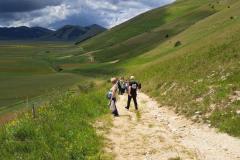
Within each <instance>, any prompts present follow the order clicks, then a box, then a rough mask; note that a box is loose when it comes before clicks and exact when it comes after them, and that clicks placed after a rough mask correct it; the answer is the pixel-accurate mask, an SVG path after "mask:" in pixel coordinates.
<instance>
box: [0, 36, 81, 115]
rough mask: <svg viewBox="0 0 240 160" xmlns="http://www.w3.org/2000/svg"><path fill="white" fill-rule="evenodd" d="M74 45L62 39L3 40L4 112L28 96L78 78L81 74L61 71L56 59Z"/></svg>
mask: <svg viewBox="0 0 240 160" xmlns="http://www.w3.org/2000/svg"><path fill="white" fill-rule="evenodd" d="M72 46H73V45H71V44H68V43H60V42H58V43H57V42H56V43H53V42H24V41H23V42H14V41H10V42H0V90H1V92H0V113H1V112H5V110H6V109H7V110H11V109H10V108H11V107H15V104H21V103H25V102H26V99H27V98H28V99H29V100H30V99H32V98H34V97H37V96H40V95H43V94H45V93H46V92H49V91H50V90H52V89H53V88H68V87H69V86H71V85H73V84H74V83H76V82H78V81H79V80H80V79H81V77H80V76H78V75H74V74H71V73H61V72H60V71H61V70H60V66H59V65H58V64H57V63H55V62H53V60H57V59H61V57H64V56H66V55H68V56H69V51H70V52H71V51H72V52H74V51H73V49H72V48H73V47H72ZM15 108H16V107H15Z"/></svg>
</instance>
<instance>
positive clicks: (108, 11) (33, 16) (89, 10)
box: [0, 0, 175, 28]
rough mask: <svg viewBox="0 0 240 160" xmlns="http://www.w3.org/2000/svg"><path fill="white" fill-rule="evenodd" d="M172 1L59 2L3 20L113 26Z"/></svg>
mask: <svg viewBox="0 0 240 160" xmlns="http://www.w3.org/2000/svg"><path fill="white" fill-rule="evenodd" d="M174 1H175V0H151V1H150V0H138V1H136V0H62V3H61V4H60V5H57V6H47V7H45V8H43V9H40V10H35V11H31V12H23V13H17V15H16V13H14V14H15V15H14V16H12V17H14V18H13V19H9V21H7V20H6V18H5V19H4V20H5V21H4V22H5V24H1V22H3V20H2V21H1V17H0V25H5V26H6V25H7V26H21V25H25V26H44V27H60V26H61V25H64V24H78V25H90V24H93V23H98V24H100V25H103V26H105V27H108V28H110V27H113V26H115V25H118V24H120V23H122V22H124V21H127V20H129V19H130V18H133V17H134V16H136V15H138V14H141V13H143V12H146V11H148V10H150V9H153V8H156V7H159V6H162V5H165V4H168V3H172V2H174Z"/></svg>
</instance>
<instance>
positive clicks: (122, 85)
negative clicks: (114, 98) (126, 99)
mask: <svg viewBox="0 0 240 160" xmlns="http://www.w3.org/2000/svg"><path fill="white" fill-rule="evenodd" d="M124 92H125V83H124V78H123V77H121V78H120V80H118V94H119V95H123V94H124Z"/></svg>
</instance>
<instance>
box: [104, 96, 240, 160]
mask: <svg viewBox="0 0 240 160" xmlns="http://www.w3.org/2000/svg"><path fill="white" fill-rule="evenodd" d="M138 99H139V103H140V110H139V112H135V111H134V109H133V108H134V107H132V108H131V109H130V111H127V110H125V108H124V106H125V105H126V100H127V99H126V96H121V97H120V98H119V101H118V103H117V106H118V109H119V112H120V117H118V118H114V120H113V127H112V129H111V130H110V133H109V134H108V135H106V137H107V139H109V145H108V147H109V148H108V150H109V149H110V151H111V152H113V153H114V155H115V156H116V157H115V158H116V160H126V159H127V160H145V159H146V160H149V159H152V160H167V159H184V160H186V159H201V160H202V159H208V160H215V159H216V160H239V159H240V152H239V148H240V140H239V139H237V138H233V137H231V136H228V135H227V134H223V133H218V132H216V130H215V129H212V128H209V127H208V126H207V125H205V124H196V123H193V122H191V121H189V120H187V119H186V118H184V117H182V116H179V115H177V114H175V113H174V112H172V111H170V110H169V109H168V108H167V107H163V106H160V105H159V104H158V103H157V102H156V101H155V100H153V99H151V98H149V97H148V96H147V95H145V94H143V93H140V94H139V97H138Z"/></svg>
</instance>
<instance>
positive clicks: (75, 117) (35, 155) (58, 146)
mask: <svg viewBox="0 0 240 160" xmlns="http://www.w3.org/2000/svg"><path fill="white" fill-rule="evenodd" d="M91 90H92V91H91V93H82V92H81V93H80V94H81V95H76V94H74V95H73V94H71V93H64V94H62V93H58V92H55V96H52V95H51V101H50V102H49V103H48V104H46V105H45V106H42V107H41V108H38V109H37V110H36V117H35V118H34V119H33V118H32V114H31V112H29V113H25V114H24V115H22V116H20V117H19V118H18V119H17V120H14V121H12V122H11V123H9V124H7V125H5V126H4V127H1V129H0V140H1V143H0V153H1V154H0V159H29V160H30V159H89V160H90V159H91V160H99V159H107V157H106V155H104V154H103V150H102V148H103V141H102V137H99V136H98V135H97V134H96V131H95V129H94V128H93V126H92V123H93V122H94V121H95V120H96V118H98V117H100V116H102V115H104V114H105V113H106V112H107V107H105V104H106V101H105V99H102V98H101V96H103V93H104V92H102V91H101V90H99V89H98V91H96V89H93V88H91ZM93 99H94V100H93Z"/></svg>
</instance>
